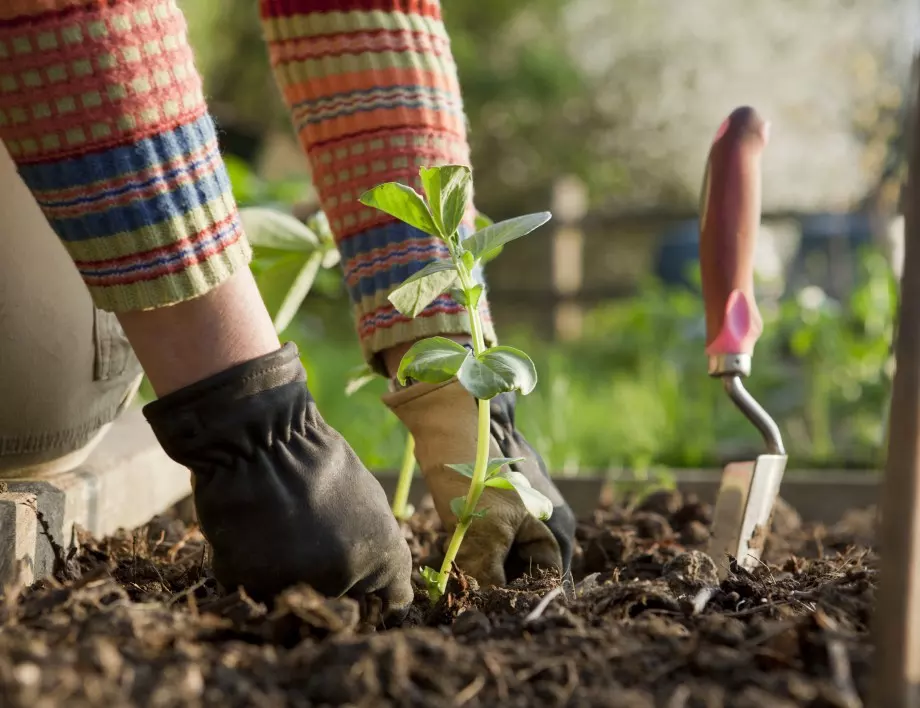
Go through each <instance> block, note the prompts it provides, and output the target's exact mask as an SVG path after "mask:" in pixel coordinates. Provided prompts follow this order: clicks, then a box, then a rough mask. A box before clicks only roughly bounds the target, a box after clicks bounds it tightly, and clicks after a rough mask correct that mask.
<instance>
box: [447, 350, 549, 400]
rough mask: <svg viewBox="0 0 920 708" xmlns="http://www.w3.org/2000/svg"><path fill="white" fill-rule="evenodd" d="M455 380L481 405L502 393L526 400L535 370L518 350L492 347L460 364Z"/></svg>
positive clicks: (535, 377) (527, 358) (528, 358)
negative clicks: (508, 392) (480, 402)
mask: <svg viewBox="0 0 920 708" xmlns="http://www.w3.org/2000/svg"><path fill="white" fill-rule="evenodd" d="M457 378H458V379H459V380H460V384H461V385H462V386H463V388H465V389H466V390H467V391H469V392H470V393H471V394H473V396H475V397H476V398H478V399H480V400H484V401H485V400H489V399H490V398H494V397H495V396H497V395H498V394H500V393H504V392H506V391H520V392H521V393H522V394H523V395H525V396H526V395H527V394H528V393H530V392H531V391H533V389H534V388H535V387H536V385H537V369H536V367H535V366H534V363H533V361H531V360H530V357H528V356H527V355H526V354H525V353H524V352H522V351H521V350H520V349H515V348H514V347H492V348H491V349H486V350H485V351H484V352H483V353H482V354H480V355H479V356H478V357H470V358H469V359H467V360H466V361H464V362H463V365H462V366H461V367H460V369H459V371H457Z"/></svg>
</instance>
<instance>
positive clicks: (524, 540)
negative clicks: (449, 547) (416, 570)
mask: <svg viewBox="0 0 920 708" xmlns="http://www.w3.org/2000/svg"><path fill="white" fill-rule="evenodd" d="M384 403H386V405H387V406H389V408H390V409H391V410H392V411H393V412H394V413H395V414H396V416H397V417H398V418H399V419H400V420H401V421H402V422H403V424H404V425H405V426H406V428H407V429H408V430H409V432H410V433H412V435H413V437H414V438H415V456H416V459H417V460H418V463H419V466H420V467H421V469H422V474H423V475H424V477H425V482H426V484H427V486H428V491H429V492H430V493H431V496H432V498H433V499H434V504H435V508H436V509H437V511H438V516H440V517H441V522H442V523H443V524H444V526H445V527H446V528H447V529H448V530H449V531H453V529H454V527H455V526H456V525H457V517H456V516H454V514H453V512H452V511H451V510H450V501H451V499H454V498H455V497H460V496H466V492H467V490H468V489H469V482H470V480H469V478H468V477H464V476H463V475H461V474H460V473H459V472H456V471H454V470H452V469H451V468H450V467H447V465H448V464H457V463H473V462H474V461H475V460H476V430H477V417H478V416H477V413H478V411H477V403H476V400H475V399H474V398H473V397H472V396H471V395H470V394H469V393H468V392H467V391H466V389H464V388H463V387H462V386H461V385H460V383H459V382H458V381H457V380H456V379H452V380H451V381H448V382H446V383H443V384H437V385H431V384H425V383H416V384H413V385H411V386H409V387H408V388H406V389H403V390H401V391H397V392H395V393H390V394H387V395H386V396H384ZM514 404H515V397H514V394H508V393H506V394H501V395H499V396H496V397H495V398H493V399H492V401H491V406H490V408H491V414H492V415H491V417H492V431H491V432H492V440H491V451H490V453H489V456H490V457H508V458H514V457H524V458H526V460H525V461H524V462H520V463H517V464H515V465H512V468H513V469H514V470H516V471H517V472H520V473H522V474H523V475H525V476H526V477H527V479H528V480H529V481H530V483H531V485H533V487H534V488H535V489H537V490H538V491H540V492H542V493H543V494H544V495H546V496H547V497H548V498H549V499H550V500H551V501H552V502H553V514H552V516H551V517H550V519H549V520H548V521H546V522H543V521H540V520H538V519H536V518H534V517H533V516H531V515H530V514H529V513H528V512H527V510H526V509H525V508H524V505H523V503H522V502H521V500H520V497H518V495H517V492H514V491H512V490H504V489H495V488H492V487H487V488H486V490H485V491H484V492H483V494H482V497H481V498H480V502H479V506H478V507H477V508H478V509H488V511H487V513H486V515H485V516H484V517H483V518H477V519H474V520H473V523H472V524H471V525H470V528H469V530H468V531H467V532H466V536H465V538H464V540H463V543H462V544H461V546H460V552H459V553H458V555H457V565H459V566H460V568H461V569H462V570H463V571H464V572H466V573H468V574H469V575H471V576H473V577H474V578H476V580H477V581H479V583H480V584H481V585H485V586H487V585H504V584H505V583H506V581H508V580H513V579H515V578H518V577H520V576H522V575H524V574H525V573H532V572H534V571H535V570H536V569H538V568H543V569H547V570H555V571H557V572H559V573H560V574H565V573H567V572H568V570H569V564H570V563H571V560H572V547H573V544H574V538H575V516H574V514H573V513H572V510H571V508H569V506H568V505H567V504H566V503H565V501H564V500H563V499H562V496H561V495H560V494H559V490H557V489H556V487H555V485H554V484H553V483H552V482H551V481H550V478H549V475H548V474H547V472H546V468H545V466H544V464H543V460H542V459H541V458H540V456H539V455H538V454H537V452H536V451H535V450H534V449H533V448H532V447H531V446H530V444H529V443H528V442H527V441H526V440H524V438H523V437H522V436H521V434H520V433H518V432H517V430H516V429H515V427H514Z"/></svg>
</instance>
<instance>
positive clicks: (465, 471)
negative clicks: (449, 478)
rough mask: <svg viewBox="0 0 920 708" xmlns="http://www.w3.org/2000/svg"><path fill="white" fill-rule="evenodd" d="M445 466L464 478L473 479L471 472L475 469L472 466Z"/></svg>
mask: <svg viewBox="0 0 920 708" xmlns="http://www.w3.org/2000/svg"><path fill="white" fill-rule="evenodd" d="M447 466H448V467H450V468H451V469H452V470H454V471H456V472H459V473H460V474H462V475H463V476H464V477H469V478H470V479H473V470H474V469H475V466H474V465H472V464H466V463H457V464H453V465H447Z"/></svg>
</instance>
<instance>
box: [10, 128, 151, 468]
mask: <svg viewBox="0 0 920 708" xmlns="http://www.w3.org/2000/svg"><path fill="white" fill-rule="evenodd" d="M140 378H141V368H140V365H139V364H138V362H137V359H136V358H135V357H134V352H133V351H131V347H130V345H129V344H128V342H127V340H126V339H125V336H124V333H123V332H122V330H121V327H120V325H119V324H118V321H117V320H116V319H115V317H114V316H113V315H111V314H109V313H107V312H103V311H101V310H97V309H96V308H95V307H94V306H93V304H92V301H91V300H90V297H89V293H88V292H87V290H86V288H85V286H84V285H83V281H82V280H81V279H80V277H79V275H78V273H77V270H76V268H75V267H74V265H73V262H72V261H71V260H70V257H69V256H68V255H67V252H66V251H65V250H64V247H63V245H62V244H61V243H60V241H58V239H57V236H56V235H55V234H54V232H53V231H52V230H51V228H50V226H49V225H48V223H47V221H46V220H45V218H44V215H43V214H42V213H41V211H40V210H39V207H38V204H37V203H36V202H35V200H34V199H33V198H32V196H31V194H30V193H29V191H28V189H26V186H25V185H24V184H23V182H22V180H21V179H20V177H19V175H18V174H17V172H16V168H15V165H14V164H13V162H12V161H11V160H10V157H9V154H8V153H7V151H6V149H5V147H3V145H2V143H0V479H3V478H10V477H22V476H40V475H43V474H45V475H46V474H51V473H54V472H59V471H64V470H66V469H72V468H74V467H76V466H77V465H79V464H80V463H81V462H82V461H83V459H84V458H85V457H86V455H87V454H88V453H89V451H90V449H91V448H92V447H93V446H94V445H95V444H96V443H97V442H98V441H99V439H100V438H101V437H102V435H104V433H105V431H106V430H107V428H108V426H109V424H111V423H112V422H113V421H114V420H115V418H116V417H117V416H118V415H119V413H121V411H122V410H124V409H125V408H126V407H127V406H128V405H129V404H130V402H131V399H132V398H133V396H134V394H135V393H136V392H137V387H138V385H139V384H140Z"/></svg>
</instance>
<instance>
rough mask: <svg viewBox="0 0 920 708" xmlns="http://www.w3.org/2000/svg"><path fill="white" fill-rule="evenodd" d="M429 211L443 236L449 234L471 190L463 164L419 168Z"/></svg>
mask: <svg viewBox="0 0 920 708" xmlns="http://www.w3.org/2000/svg"><path fill="white" fill-rule="evenodd" d="M419 174H420V175H421V178H422V186H423V187H424V189H425V196H426V197H428V203H429V204H430V205H431V215H432V217H434V222H435V224H437V226H438V228H440V230H441V233H442V234H443V235H444V237H445V238H451V237H452V236H453V235H454V233H455V232H456V231H457V228H458V227H459V226H460V222H461V221H463V215H464V213H465V212H466V207H467V205H468V204H469V203H470V198H471V197H472V193H473V174H472V172H471V171H470V168H469V167H466V166H464V165H445V166H443V167H423V168H422V169H421V170H419Z"/></svg>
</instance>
